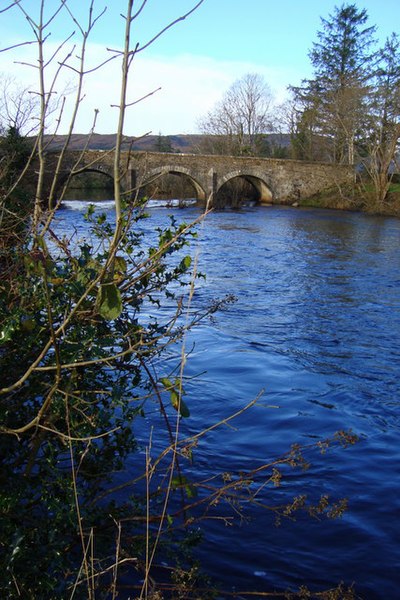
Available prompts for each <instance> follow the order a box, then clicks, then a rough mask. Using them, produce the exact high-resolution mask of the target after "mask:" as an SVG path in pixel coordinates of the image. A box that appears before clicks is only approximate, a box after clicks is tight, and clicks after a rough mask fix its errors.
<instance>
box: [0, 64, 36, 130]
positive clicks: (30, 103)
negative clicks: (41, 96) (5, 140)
mask: <svg viewBox="0 0 400 600" xmlns="http://www.w3.org/2000/svg"><path fill="white" fill-rule="evenodd" d="M37 118H38V101H37V98H36V97H35V96H34V95H33V94H31V93H30V91H29V88H28V87H23V86H22V85H21V84H19V83H18V82H17V80H16V79H15V78H14V77H10V76H7V75H0V132H1V133H4V132H6V131H7V130H9V129H14V130H15V131H18V133H20V134H21V135H25V136H26V135H30V134H32V133H33V132H34V131H35V128H36V127H37Z"/></svg>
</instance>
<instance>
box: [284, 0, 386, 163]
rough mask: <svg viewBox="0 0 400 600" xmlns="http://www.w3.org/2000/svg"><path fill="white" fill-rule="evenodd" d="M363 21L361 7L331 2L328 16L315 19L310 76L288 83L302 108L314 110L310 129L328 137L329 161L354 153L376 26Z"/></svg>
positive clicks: (349, 158) (364, 13)
mask: <svg viewBox="0 0 400 600" xmlns="http://www.w3.org/2000/svg"><path fill="white" fill-rule="evenodd" d="M367 20H368V15H367V11H366V10H365V9H362V10H359V9H358V8H357V7H356V5H355V4H348V5H342V6H341V7H340V8H338V7H336V8H335V12H334V14H333V15H330V16H329V19H321V21H322V29H321V30H320V31H319V32H318V34H317V35H318V42H315V43H314V44H313V47H312V49H311V51H310V54H309V56H310V60H311V63H312V65H313V68H314V78H313V79H311V80H305V81H303V85H302V86H301V87H299V88H292V91H293V93H294V96H295V99H296V100H297V101H298V102H299V103H300V104H301V105H302V107H303V111H307V113H308V114H311V113H313V114H315V116H316V119H315V121H314V122H313V130H312V133H313V135H321V136H324V137H325V138H327V139H328V140H329V159H330V160H332V161H333V162H339V163H349V164H352V163H353V162H354V158H355V156H354V154H355V152H354V143H355V139H356V137H357V135H358V134H359V131H360V127H361V125H362V119H363V115H364V102H365V99H366V97H367V95H368V92H369V87H368V86H369V81H370V78H371V75H372V71H373V67H374V60H375V54H374V53H373V52H372V51H371V47H372V44H373V43H374V37H373V36H374V33H375V30H376V27H375V26H372V27H370V26H367V25H366V23H367ZM321 158H325V157H321Z"/></svg>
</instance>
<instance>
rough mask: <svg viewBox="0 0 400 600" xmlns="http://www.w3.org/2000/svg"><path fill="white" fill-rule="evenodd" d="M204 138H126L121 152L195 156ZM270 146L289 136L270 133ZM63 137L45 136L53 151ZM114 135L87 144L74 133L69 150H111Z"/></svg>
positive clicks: (285, 142)
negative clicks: (171, 153) (175, 153)
mask: <svg viewBox="0 0 400 600" xmlns="http://www.w3.org/2000/svg"><path fill="white" fill-rule="evenodd" d="M204 138H205V136H203V135H201V134H182V135H179V134H177V135H167V136H165V135H147V136H144V137H140V138H135V137H129V136H126V137H125V139H124V142H123V145H122V149H123V150H128V149H129V148H132V149H133V150H142V151H147V152H181V153H183V154H192V153H194V154H196V153H199V152H200V148H201V146H202V142H203V141H204ZM266 138H267V140H268V142H269V144H270V146H275V147H276V146H280V147H282V148H288V147H289V146H290V136H289V135H287V134H276V133H272V134H269V135H267V136H266ZM65 139H66V136H65V135H55V136H50V135H48V136H45V141H46V142H49V147H50V148H51V149H53V150H57V149H61V148H62V147H63V145H64V143H65ZM115 140H116V135H115V134H104V135H103V134H101V133H94V134H93V135H92V136H91V137H90V140H89V142H88V136H87V134H79V133H75V134H73V135H72V137H71V141H70V143H69V148H70V149H71V150H83V149H84V148H85V147H87V148H89V149H90V150H111V149H112V148H114V146H115Z"/></svg>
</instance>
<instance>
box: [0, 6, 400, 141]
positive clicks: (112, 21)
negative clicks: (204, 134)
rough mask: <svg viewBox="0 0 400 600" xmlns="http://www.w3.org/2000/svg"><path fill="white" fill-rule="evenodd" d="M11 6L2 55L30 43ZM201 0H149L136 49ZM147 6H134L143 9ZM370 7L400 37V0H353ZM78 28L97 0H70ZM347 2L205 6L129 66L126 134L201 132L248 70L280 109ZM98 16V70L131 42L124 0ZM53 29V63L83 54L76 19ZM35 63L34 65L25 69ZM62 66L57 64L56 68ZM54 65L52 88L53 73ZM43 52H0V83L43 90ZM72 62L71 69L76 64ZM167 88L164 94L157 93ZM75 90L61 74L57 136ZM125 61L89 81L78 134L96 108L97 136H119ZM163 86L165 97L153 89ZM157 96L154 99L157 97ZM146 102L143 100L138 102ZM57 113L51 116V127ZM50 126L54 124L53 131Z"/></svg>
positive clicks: (91, 57) (94, 53)
mask: <svg viewBox="0 0 400 600" xmlns="http://www.w3.org/2000/svg"><path fill="white" fill-rule="evenodd" d="M12 1H13V0H0V33H1V36H0V49H1V50H3V49H7V48H10V47H11V46H13V45H14V44H17V43H20V42H22V41H31V40H32V39H33V34H32V30H31V29H30V27H29V22H28V19H27V18H26V17H25V15H24V14H22V12H21V10H19V9H18V8H17V7H13V8H12V9H11V10H6V11H4V9H5V8H6V7H7V6H9V5H10V4H11V3H12ZM197 2H198V0H147V2H146V3H145V5H144V8H143V10H142V11H141V13H140V15H139V16H138V17H137V18H136V19H135V20H134V21H133V23H132V39H133V46H134V45H135V44H136V43H139V48H140V47H142V46H143V45H145V44H146V43H147V42H148V41H149V40H151V39H152V38H153V37H154V36H155V35H157V33H158V32H159V31H161V30H162V29H163V28H164V27H166V26H167V25H168V24H169V23H171V22H172V21H174V20H176V19H178V18H179V17H181V16H182V15H183V14H185V13H186V12H188V11H190V10H191V9H192V8H193V7H194V6H195V5H196V3H197ZM142 3H143V0H135V2H134V7H136V8H140V6H141V5H142ZM345 3H346V4H347V3H353V4H356V6H357V7H358V8H359V9H366V11H367V13H368V16H369V21H368V24H369V25H375V26H376V27H377V32H376V37H377V44H378V46H383V44H384V42H385V40H386V38H387V37H388V36H389V35H390V34H391V33H392V32H393V31H395V32H396V33H399V34H400V2H399V0H351V1H350V2H345ZM40 4H41V1H40V0H20V5H21V6H22V7H23V8H25V10H26V11H27V12H28V14H29V16H30V17H31V18H32V19H33V20H34V21H37V19H38V15H39V8H40ZM59 4H60V0H45V16H46V17H49V16H50V15H51V13H52V12H54V10H55V9H56V8H57V7H58V6H59ZM68 4H69V6H70V9H71V12H72V13H73V16H74V18H75V19H76V21H77V22H79V23H81V25H83V26H84V29H86V23H87V14H88V8H89V6H90V0H68ZM342 4H343V2H342V0H338V1H335V0H204V1H203V3H202V4H201V6H199V8H198V9H197V10H196V11H195V12H194V13H192V14H191V15H190V16H189V17H188V18H187V19H185V20H182V21H178V22H177V23H176V24H175V25H174V26H173V27H171V28H170V29H168V30H167V31H165V32H164V33H163V35H162V36H160V37H159V38H158V39H156V40H155V41H154V43H152V44H151V45H150V46H149V47H148V48H146V49H144V50H143V51H142V52H139V53H138V54H137V55H136V56H135V58H134V60H133V63H132V69H131V72H130V78H129V89H128V102H129V103H132V106H131V107H130V108H129V109H128V111H127V116H126V121H125V128H124V133H125V134H126V135H132V136H141V135H144V134H146V133H153V134H155V135H158V134H162V135H173V134H190V133H199V120H200V119H201V118H202V117H203V116H204V115H206V113H207V112H208V111H210V110H212V109H213V107H214V106H215V104H216V103H217V102H218V101H219V100H220V99H221V98H222V96H223V94H224V92H225V91H226V90H227V89H228V88H229V87H230V86H231V85H232V83H233V82H234V81H235V80H237V79H240V78H241V77H243V76H244V75H245V74H247V73H257V74H260V75H262V76H263V77H264V80H265V82H266V83H267V84H268V85H269V87H270V89H271V91H272V94H273V97H274V99H275V103H276V104H279V103H280V102H282V101H284V100H285V98H286V97H287V86H289V85H298V84H300V83H301V80H302V79H304V78H307V77H312V68H311V65H310V61H309V57H308V53H309V51H310V49H311V47H312V44H313V42H316V41H317V33H318V31H319V30H321V17H323V18H325V19H328V18H329V15H332V14H333V13H334V9H335V7H336V6H341V5H342ZM94 6H95V9H94V13H93V14H95V15H98V14H99V13H101V12H102V11H103V9H104V8H105V7H106V11H105V13H104V14H103V15H102V16H101V17H99V19H98V20H97V21H96V23H95V25H94V27H93V29H92V31H91V33H90V35H89V38H88V41H89V43H88V50H87V55H86V56H87V61H88V62H87V65H88V67H89V68H90V69H93V68H94V67H95V66H97V65H98V64H99V63H101V62H102V61H103V60H105V59H106V58H109V57H110V56H111V53H110V51H109V50H107V49H111V50H115V49H120V48H121V47H122V45H123V41H124V27H125V24H124V21H123V19H122V17H121V13H124V12H125V9H126V6H127V0H95V4H94ZM46 32H47V33H48V34H49V36H48V38H47V40H46V43H45V48H46V57H47V58H50V57H51V56H52V55H53V54H54V52H55V51H56V50H57V49H58V48H59V46H60V43H61V42H64V41H65V40H66V38H68V37H69V36H70V35H71V34H73V32H75V33H74V35H73V36H72V37H71V38H70V40H69V41H68V42H65V43H64V45H63V46H62V48H61V50H59V52H58V54H57V55H56V58H57V59H58V58H61V57H64V56H66V55H67V53H69V52H70V51H71V49H72V47H73V45H74V44H75V47H74V49H73V52H72V56H73V57H74V56H76V55H79V53H80V44H81V36H80V33H79V28H78V27H77V25H76V23H74V21H73V19H72V17H71V16H70V15H69V14H68V12H67V11H66V10H65V9H63V10H62V11H60V13H59V14H58V15H57V16H56V17H55V18H54V19H53V20H52V21H51V23H50V24H49V26H48V29H47V30H46ZM21 63H29V64H30V65H33V66H28V65H27V64H21ZM52 64H54V65H55V64H56V62H55V61H54V63H52ZM52 64H50V66H49V67H48V69H47V70H46V79H47V82H48V84H47V85H49V83H50V81H51V78H52V75H53V73H54V69H55V67H53V66H52ZM35 65H37V46H36V45H35V44H29V45H25V46H22V47H19V48H14V49H9V50H4V51H1V52H0V77H1V78H3V81H4V80H7V81H8V80H10V78H12V79H13V80H14V82H15V83H14V85H15V86H16V87H17V88H19V89H25V90H30V91H31V92H32V93H34V90H35V89H37V81H36V78H37V69H36V68H35ZM71 66H73V63H71ZM159 88H161V89H159ZM74 89H76V80H75V74H74V71H73V69H72V68H68V69H64V70H63V71H62V72H61V74H60V75H59V78H58V83H57V86H56V89H55V91H56V92H57V94H54V98H56V97H57V98H61V97H63V96H64V95H66V98H67V102H66V107H65V108H64V112H63V115H62V118H61V124H60V127H59V130H58V132H59V133H64V132H65V131H66V129H67V123H68V121H69V117H70V114H71V110H72V104H73V102H72V100H73V98H74ZM119 90H120V63H119V62H118V60H117V59H115V60H113V61H111V62H109V63H108V64H107V65H105V66H104V67H103V68H102V69H101V70H96V71H93V72H92V73H90V74H88V75H87V77H86V78H85V83H84V94H85V95H84V98H83V99H82V101H81V103H80V110H79V116H78V120H77V123H76V127H75V132H76V133H82V134H83V133H87V132H89V131H90V129H91V127H92V125H93V116H94V114H95V111H97V110H98V111H99V112H98V116H97V121H96V127H95V130H96V132H97V133H103V134H105V133H114V132H115V131H116V129H117V123H118V111H117V109H116V108H112V105H116V104H118V102H119ZM155 90H158V91H155ZM153 92H154V93H153ZM146 95H148V97H147V98H146V99H144V100H142V101H140V102H137V101H138V100H139V99H140V98H142V97H144V96H146ZM55 115H56V113H54V115H53V117H52V118H53V121H54V119H55ZM50 126H51V125H50Z"/></svg>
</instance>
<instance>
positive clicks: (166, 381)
mask: <svg viewBox="0 0 400 600" xmlns="http://www.w3.org/2000/svg"><path fill="white" fill-rule="evenodd" d="M160 381H161V383H162V384H163V386H164V387H165V388H167V389H169V388H172V387H173V385H172V381H171V380H170V379H168V377H161V379H160Z"/></svg>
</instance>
